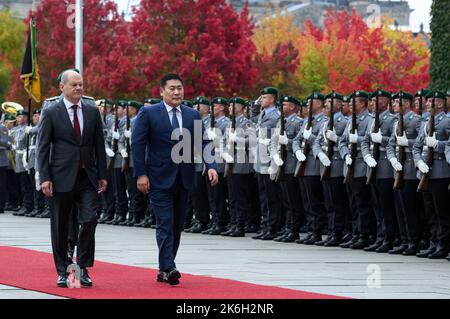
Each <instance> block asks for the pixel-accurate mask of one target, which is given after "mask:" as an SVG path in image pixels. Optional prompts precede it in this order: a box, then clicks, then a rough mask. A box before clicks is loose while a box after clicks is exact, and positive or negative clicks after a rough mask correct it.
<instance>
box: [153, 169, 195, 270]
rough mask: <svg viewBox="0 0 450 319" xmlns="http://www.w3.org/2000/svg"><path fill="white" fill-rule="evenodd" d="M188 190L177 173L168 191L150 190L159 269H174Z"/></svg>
mask: <svg viewBox="0 0 450 319" xmlns="http://www.w3.org/2000/svg"><path fill="white" fill-rule="evenodd" d="M188 193H189V192H188V190H187V189H185V188H184V186H183V181H182V180H181V175H180V173H178V176H177V178H176V179H175V183H174V185H173V186H172V187H171V188H170V189H151V190H150V197H151V200H152V203H153V212H154V214H155V217H156V242H157V244H158V249H159V255H158V256H159V257H158V259H159V269H160V270H161V271H167V270H170V269H173V268H176V265H175V257H176V255H177V252H178V247H179V246H180V238H181V232H182V230H183V226H184V221H185V219H186V204H187V199H188Z"/></svg>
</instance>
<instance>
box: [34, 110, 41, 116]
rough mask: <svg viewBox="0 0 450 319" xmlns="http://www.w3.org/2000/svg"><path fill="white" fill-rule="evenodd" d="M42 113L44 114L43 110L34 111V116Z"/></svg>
mask: <svg viewBox="0 0 450 319" xmlns="http://www.w3.org/2000/svg"><path fill="white" fill-rule="evenodd" d="M41 112H42V109H35V110H34V111H33V115H34V114H41Z"/></svg>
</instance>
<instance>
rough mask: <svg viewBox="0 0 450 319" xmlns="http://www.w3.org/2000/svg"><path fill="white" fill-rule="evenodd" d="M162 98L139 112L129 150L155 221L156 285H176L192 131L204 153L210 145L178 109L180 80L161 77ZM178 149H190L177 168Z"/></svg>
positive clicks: (191, 175) (211, 174) (190, 113)
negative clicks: (157, 268)
mask: <svg viewBox="0 0 450 319" xmlns="http://www.w3.org/2000/svg"><path fill="white" fill-rule="evenodd" d="M160 93H161V96H162V98H163V101H162V102H160V103H158V104H155V105H152V106H146V107H143V108H141V110H140V112H139V114H138V115H137V118H136V120H135V123H134V130H133V132H132V137H131V144H132V154H133V159H134V174H135V176H136V177H137V178H138V180H137V187H138V189H139V191H141V192H142V193H144V194H147V193H150V198H151V201H152V203H153V209H154V213H155V216H156V223H157V226H156V241H157V243H158V248H159V270H160V271H159V273H158V276H157V281H159V282H167V283H169V284H171V285H176V284H178V283H179V278H180V277H181V274H180V272H179V271H178V270H177V269H176V265H175V257H176V254H177V251H178V247H179V245H180V237H181V231H182V230H183V224H184V220H185V214H186V205H187V199H188V193H189V190H190V189H192V188H194V184H195V165H194V160H193V158H194V152H193V151H192V150H193V147H194V126H197V128H200V132H196V133H197V136H200V140H199V142H200V144H201V150H202V151H203V149H204V148H205V146H206V145H207V143H208V141H203V138H202V137H203V132H204V127H203V125H202V121H201V117H200V113H199V112H198V111H196V110H194V109H192V108H189V107H187V106H185V105H182V104H181V102H182V100H183V98H184V87H183V80H182V79H181V77H180V76H179V75H177V74H167V75H165V76H164V77H163V78H162V79H161V81H160ZM180 131H181V134H179V133H180ZM188 139H189V140H188ZM181 143H182V145H183V147H184V146H187V148H189V149H185V148H182V149H181V155H182V156H183V160H182V161H181V162H180V160H179V158H177V156H176V154H180V152H178V153H177V152H176V151H175V152H173V150H176V149H178V147H179V146H180V145H181ZM174 147H175V148H174ZM202 154H203V152H202ZM186 155H187V160H186ZM203 157H204V156H203ZM203 160H204V162H205V164H206V166H207V169H208V178H209V181H210V183H211V185H212V186H214V185H216V184H217V181H218V175H217V171H216V164H215V162H214V159H213V156H210V158H209V159H206V158H203Z"/></svg>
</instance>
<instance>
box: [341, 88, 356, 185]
mask: <svg viewBox="0 0 450 319" xmlns="http://www.w3.org/2000/svg"><path fill="white" fill-rule="evenodd" d="M355 99H356V95H355V93H353V99H352V134H355V133H356V132H357V131H358V127H357V124H356V107H355ZM357 146H358V145H357V143H351V145H350V158H351V159H352V164H351V165H350V166H349V167H348V169H347V174H346V175H345V178H344V184H348V183H350V182H351V181H352V179H353V173H354V171H355V160H356V156H357V155H358V150H357Z"/></svg>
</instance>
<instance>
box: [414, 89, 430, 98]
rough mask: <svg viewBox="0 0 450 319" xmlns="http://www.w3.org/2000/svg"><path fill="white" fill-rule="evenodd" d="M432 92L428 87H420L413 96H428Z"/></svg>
mask: <svg viewBox="0 0 450 319" xmlns="http://www.w3.org/2000/svg"><path fill="white" fill-rule="evenodd" d="M432 93H433V92H432V91H431V90H430V89H420V90H419V91H417V92H416V94H414V96H415V97H418V96H421V97H428V96H430V95H431V94H432Z"/></svg>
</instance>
